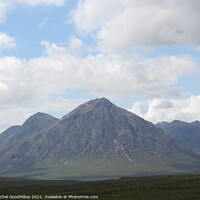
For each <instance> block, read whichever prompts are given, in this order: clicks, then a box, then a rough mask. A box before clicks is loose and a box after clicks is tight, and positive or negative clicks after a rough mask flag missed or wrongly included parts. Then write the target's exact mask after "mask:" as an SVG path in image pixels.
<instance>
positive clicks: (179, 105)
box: [131, 95, 200, 123]
mask: <svg viewBox="0 0 200 200" xmlns="http://www.w3.org/2000/svg"><path fill="white" fill-rule="evenodd" d="M199 109H200V95H196V96H191V97H187V98H181V99H163V98H156V99H153V100H149V101H138V102H135V103H133V106H132V108H131V111H132V112H133V113H135V114H138V115H140V116H141V117H143V118H145V119H146V120H149V121H151V122H153V123H157V122H162V121H167V122H171V121H173V120H175V119H177V120H182V121H187V122H192V121H195V120H200V113H199Z"/></svg>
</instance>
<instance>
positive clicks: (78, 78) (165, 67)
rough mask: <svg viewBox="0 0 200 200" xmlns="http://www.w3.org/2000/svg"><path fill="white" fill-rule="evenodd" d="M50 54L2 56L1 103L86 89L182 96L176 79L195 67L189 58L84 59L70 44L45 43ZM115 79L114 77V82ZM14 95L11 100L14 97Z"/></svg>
mask: <svg viewBox="0 0 200 200" xmlns="http://www.w3.org/2000/svg"><path fill="white" fill-rule="evenodd" d="M41 44H42V45H43V46H44V48H45V53H46V56H43V57H38V58H33V59H29V60H23V59H19V58H16V57H2V58H0V71H1V73H0V92H1V94H4V95H2V97H1V99H0V101H1V103H4V102H8V101H21V100H22V99H29V98H32V96H34V95H35V94H38V96H44V95H47V96H48V95H50V94H55V93H62V92H63V91H65V90H66V89H67V88H72V89H77V88H85V89H87V90H89V91H91V92H92V93H93V94H97V95H105V96H108V97H109V96H110V97H125V96H133V95H138V96H158V97H160V96H168V95H169V96H181V95H182V92H181V91H179V90H178V89H177V88H175V87H173V84H175V83H176V82H177V79H178V78H179V77H180V76H181V75H184V74H186V73H189V72H192V71H193V70H195V67H196V66H195V63H194V62H193V61H192V60H191V59H190V58H189V57H184V56H183V57H176V56H170V57H167V56H161V57H158V58H151V59H150V58H149V59H147V58H143V57H140V56H138V55H135V56H131V57H124V56H122V55H119V54H116V55H103V54H98V55H95V56H94V55H89V56H87V57H86V58H80V57H77V56H76V55H73V54H72V53H71V52H70V51H69V49H68V48H67V47H66V48H64V47H59V46H57V45H56V44H51V43H49V42H45V41H43V42H41ZM111 80H112V81H111ZM9 99H10V100H9Z"/></svg>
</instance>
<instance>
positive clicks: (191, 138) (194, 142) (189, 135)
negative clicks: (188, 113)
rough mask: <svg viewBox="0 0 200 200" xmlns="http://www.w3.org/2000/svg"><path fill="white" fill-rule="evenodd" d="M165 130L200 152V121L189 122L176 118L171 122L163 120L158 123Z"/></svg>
mask: <svg viewBox="0 0 200 200" xmlns="http://www.w3.org/2000/svg"><path fill="white" fill-rule="evenodd" d="M156 126H157V127H159V128H161V129H162V130H163V131H164V132H166V133H168V134H170V135H172V136H173V137H174V138H176V139H177V140H179V141H181V142H183V143H186V144H187V145H189V146H190V147H191V148H193V149H194V150H195V151H197V152H200V122H199V121H195V122H192V123H187V122H183V121H179V120H175V121H173V122H171V123H167V122H161V123H158V124H156Z"/></svg>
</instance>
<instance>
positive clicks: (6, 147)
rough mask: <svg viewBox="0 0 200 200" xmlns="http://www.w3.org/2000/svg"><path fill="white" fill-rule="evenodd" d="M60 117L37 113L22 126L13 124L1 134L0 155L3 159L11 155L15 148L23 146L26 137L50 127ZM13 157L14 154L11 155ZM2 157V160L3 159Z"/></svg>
mask: <svg viewBox="0 0 200 200" xmlns="http://www.w3.org/2000/svg"><path fill="white" fill-rule="evenodd" d="M58 121H59V119H57V118H55V117H52V116H50V115H48V114H45V113H36V114H34V115H32V116H31V117H29V118H28V119H27V120H26V121H25V122H24V123H23V124H22V125H21V126H19V125H17V126H12V127H10V128H8V129H7V130H6V131H4V132H3V133H2V134H0V157H1V159H4V158H8V157H9V156H11V154H12V153H10V152H11V151H12V149H13V148H15V147H16V146H19V147H21V146H20V145H21V143H22V142H23V141H24V140H25V138H30V137H31V135H32V134H34V133H37V132H39V131H42V130H45V129H48V128H50V127H51V126H52V125H53V124H55V123H57V122H58ZM11 157H12V156H11ZM1 159H0V160H1Z"/></svg>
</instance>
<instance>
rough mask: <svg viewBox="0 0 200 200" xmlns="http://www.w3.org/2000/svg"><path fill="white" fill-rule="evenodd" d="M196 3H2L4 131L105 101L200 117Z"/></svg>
mask: <svg viewBox="0 0 200 200" xmlns="http://www.w3.org/2000/svg"><path fill="white" fill-rule="evenodd" d="M199 11H200V1H199V0H190V1H188V0H181V1H180V0H176V1H174V0H163V1H157V0H141V1H137V0H77V1H74V0H56V1H55V0H9V1H8V0H0V119H1V123H0V130H4V129H5V128H7V127H9V126H10V125H14V124H21V123H22V122H23V121H24V120H25V119H26V118H27V117H28V116H30V115H31V114H34V113H35V112H38V111H41V112H47V113H49V114H52V115H54V116H56V117H61V116H62V115H64V114H66V113H67V112H69V111H71V110H72V109H73V108H75V107H76V106H77V105H79V104H80V103H83V102H85V101H87V100H89V99H94V98H97V97H102V96H104V97H107V98H109V99H110V100H111V101H113V102H114V103H116V104H117V105H119V106H121V107H124V108H126V109H129V110H130V111H132V112H134V113H135V114H138V115H140V116H141V117H144V118H145V119H146V120H149V121H151V122H154V123H155V122H158V121H163V120H165V121H172V120H174V119H179V120H184V121H194V120H200V112H199V109H200V94H199V86H200V81H199V80H200V79H199V78H200V69H199V65H200V26H199V22H200V12H199Z"/></svg>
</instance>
